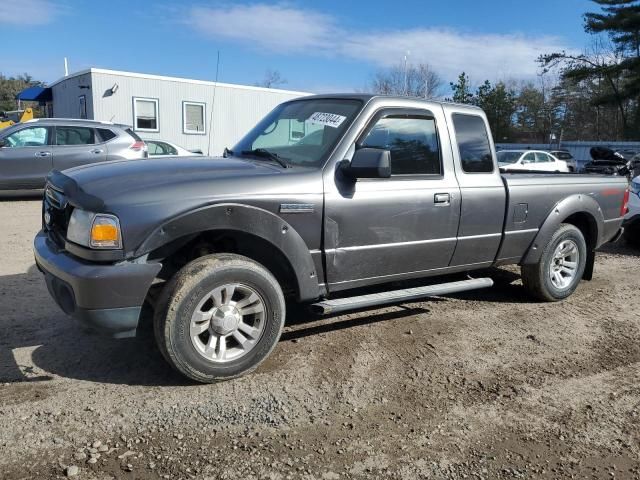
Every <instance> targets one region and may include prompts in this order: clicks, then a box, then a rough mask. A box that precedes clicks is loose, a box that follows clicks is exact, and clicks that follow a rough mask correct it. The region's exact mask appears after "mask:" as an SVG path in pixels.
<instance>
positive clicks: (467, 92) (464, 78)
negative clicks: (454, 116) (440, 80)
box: [447, 72, 473, 103]
mask: <svg viewBox="0 0 640 480" xmlns="http://www.w3.org/2000/svg"><path fill="white" fill-rule="evenodd" d="M449 85H450V86H451V90H453V97H452V98H451V99H447V100H450V101H452V102H456V103H473V93H471V84H470V82H469V76H468V75H467V74H466V73H465V72H462V73H461V74H460V75H459V76H458V81H457V82H456V83H453V82H451V83H449Z"/></svg>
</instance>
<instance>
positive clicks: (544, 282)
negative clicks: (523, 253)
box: [522, 223, 587, 302]
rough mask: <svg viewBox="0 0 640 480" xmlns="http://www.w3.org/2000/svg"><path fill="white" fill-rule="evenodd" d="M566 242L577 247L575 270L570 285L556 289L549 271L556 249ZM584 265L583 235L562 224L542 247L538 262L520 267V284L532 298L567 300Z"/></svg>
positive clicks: (584, 248)
mask: <svg viewBox="0 0 640 480" xmlns="http://www.w3.org/2000/svg"><path fill="white" fill-rule="evenodd" d="M566 240H572V241H573V242H574V243H575V245H576V246H577V250H578V260H577V269H576V272H575V276H574V277H573V280H572V281H571V282H570V284H569V285H567V286H566V287H564V288H558V287H556V286H555V285H554V284H553V282H552V281H551V276H550V271H551V268H552V262H553V260H554V259H553V255H554V252H555V251H556V248H557V247H558V246H559V245H560V243H562V242H564V241H566ZM586 263H587V243H586V242H585V239H584V235H582V232H581V231H580V230H579V229H578V228H577V227H575V226H573V225H570V224H567V223H563V224H561V225H560V226H559V227H558V229H557V230H556V232H555V233H554V234H553V236H552V237H551V239H550V240H549V242H548V243H547V244H546V245H545V246H544V249H543V251H542V256H541V257H540V261H539V262H538V263H536V264H533V265H523V266H522V283H523V285H524V288H525V289H526V290H527V291H528V292H529V293H530V294H531V295H532V296H533V297H534V298H536V299H538V300H542V301H545V302H557V301H559V300H563V299H565V298H567V297H568V296H569V295H571V294H572V293H573V292H574V291H575V290H576V288H578V284H579V283H580V280H581V279H582V275H583V274H584V269H585V265H586Z"/></svg>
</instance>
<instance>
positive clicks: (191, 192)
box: [51, 156, 281, 208]
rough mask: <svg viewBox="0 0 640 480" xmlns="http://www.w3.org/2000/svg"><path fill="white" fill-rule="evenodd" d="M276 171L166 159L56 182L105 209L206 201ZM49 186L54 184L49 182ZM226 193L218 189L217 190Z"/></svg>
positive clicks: (117, 165)
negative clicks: (167, 201)
mask: <svg viewBox="0 0 640 480" xmlns="http://www.w3.org/2000/svg"><path fill="white" fill-rule="evenodd" d="M280 173H281V170H280V169H279V167H277V166H274V165H271V164H270V163H268V162H264V163H263V164H260V163H257V162H252V161H249V160H246V159H241V158H222V157H201V156H197V157H171V158H169V157H166V158H155V159H153V158H152V159H140V160H118V161H114V162H104V163H94V164H90V165H85V166H81V167H76V168H71V169H69V170H65V171H64V173H63V175H60V174H58V177H57V178H61V177H65V176H66V177H69V178H70V179H71V180H73V182H72V183H75V185H76V187H77V190H78V191H80V192H82V193H84V194H86V195H87V196H89V197H94V198H95V199H100V200H101V201H102V202H103V204H104V206H105V207H106V208H109V207H110V206H115V205H118V204H123V203H126V204H141V203H148V202H157V201H158V200H160V199H167V198H172V197H173V199H174V200H177V199H180V200H185V199H188V198H194V199H195V198H198V197H201V196H208V197H210V196H211V195H212V194H213V193H214V190H212V186H213V182H214V181H215V183H216V189H215V193H217V194H223V193H225V192H223V191H222V190H227V189H229V188H233V191H234V192H235V193H238V190H237V185H235V187H231V186H232V185H234V184H237V183H238V181H239V180H240V179H241V180H242V183H244V184H251V183H252V182H251V180H252V179H254V178H257V177H264V176H278V175H280ZM51 181H52V183H53V184H54V185H55V184H56V183H57V180H56V177H52V180H51ZM223 185H225V186H227V188H221V186H223Z"/></svg>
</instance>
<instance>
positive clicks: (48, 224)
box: [42, 184, 72, 248]
mask: <svg viewBox="0 0 640 480" xmlns="http://www.w3.org/2000/svg"><path fill="white" fill-rule="evenodd" d="M42 210H43V211H42V214H43V217H44V218H43V222H42V223H43V226H44V229H45V231H46V232H47V234H48V235H49V238H50V239H51V240H53V242H54V243H55V244H56V245H58V246H59V247H61V248H62V247H64V243H65V239H66V237H67V227H68V226H69V218H70V217H71V210H72V207H71V206H70V205H69V202H68V201H67V197H66V196H65V195H64V193H63V192H62V191H61V190H59V189H57V188H56V187H55V186H53V185H51V184H48V185H47V186H46V188H45V191H44V202H43V208H42Z"/></svg>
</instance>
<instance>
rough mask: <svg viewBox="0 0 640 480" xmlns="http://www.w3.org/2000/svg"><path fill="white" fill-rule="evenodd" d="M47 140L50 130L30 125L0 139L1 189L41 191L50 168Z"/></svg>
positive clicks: (49, 148)
mask: <svg viewBox="0 0 640 480" xmlns="http://www.w3.org/2000/svg"><path fill="white" fill-rule="evenodd" d="M50 137H51V127H46V126H38V125H33V126H27V127H24V128H21V129H20V130H17V131H14V132H13V133H10V134H9V135H6V136H5V137H4V138H2V140H3V142H4V146H3V147H1V148H0V189H1V190H32V189H39V188H44V184H45V179H46V176H47V173H49V171H50V170H51V169H52V168H53V163H52V152H51V145H50V143H51V142H50Z"/></svg>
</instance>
